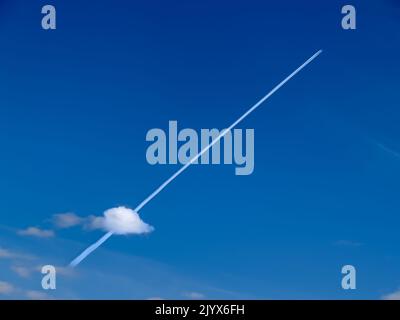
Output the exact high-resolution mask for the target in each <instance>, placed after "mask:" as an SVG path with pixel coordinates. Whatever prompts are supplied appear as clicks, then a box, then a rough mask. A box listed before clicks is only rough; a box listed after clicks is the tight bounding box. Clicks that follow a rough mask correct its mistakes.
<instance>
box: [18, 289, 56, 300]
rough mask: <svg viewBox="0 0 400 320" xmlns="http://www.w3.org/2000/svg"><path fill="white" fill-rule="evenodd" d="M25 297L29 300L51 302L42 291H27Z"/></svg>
mask: <svg viewBox="0 0 400 320" xmlns="http://www.w3.org/2000/svg"><path fill="white" fill-rule="evenodd" d="M25 296H26V297H27V298H28V299H31V300H52V299H53V298H51V297H50V296H49V295H48V294H47V293H45V292H43V291H37V290H27V291H25Z"/></svg>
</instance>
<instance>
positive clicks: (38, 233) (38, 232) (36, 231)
mask: <svg viewBox="0 0 400 320" xmlns="http://www.w3.org/2000/svg"><path fill="white" fill-rule="evenodd" d="M17 234H18V235H20V236H31V237H38V238H52V237H54V231H53V230H44V229H40V228H37V227H29V228H26V229H24V230H18V231H17Z"/></svg>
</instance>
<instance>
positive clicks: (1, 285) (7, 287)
mask: <svg viewBox="0 0 400 320" xmlns="http://www.w3.org/2000/svg"><path fill="white" fill-rule="evenodd" d="M14 291H15V288H14V286H13V285H12V284H11V283H8V282H5V281H0V294H4V295H8V294H11V293H13V292H14Z"/></svg>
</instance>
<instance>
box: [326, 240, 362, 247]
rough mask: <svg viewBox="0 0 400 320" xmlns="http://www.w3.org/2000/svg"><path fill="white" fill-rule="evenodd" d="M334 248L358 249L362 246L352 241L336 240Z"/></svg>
mask: <svg viewBox="0 0 400 320" xmlns="http://www.w3.org/2000/svg"><path fill="white" fill-rule="evenodd" d="M333 244H334V245H335V246H342V247H360V246H362V245H363V244H362V243H361V242H358V241H352V240H338V241H336V242H334V243H333Z"/></svg>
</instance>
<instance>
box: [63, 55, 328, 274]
mask: <svg viewBox="0 0 400 320" xmlns="http://www.w3.org/2000/svg"><path fill="white" fill-rule="evenodd" d="M321 53H322V50H318V51H317V52H316V53H314V54H313V55H312V56H311V57H310V58H309V59H308V60H306V61H305V62H304V63H303V64H302V65H301V66H300V67H298V68H297V69H296V70H294V71H293V72H292V73H291V74H290V75H288V76H287V77H286V78H285V79H284V80H282V81H281V82H280V83H279V84H278V85H276V86H275V88H273V89H272V90H271V91H270V92H268V93H267V94H266V95H265V96H264V97H263V98H261V99H260V100H259V101H258V102H257V103H256V104H254V105H253V106H252V107H251V108H250V109H249V110H247V111H246V112H245V113H244V114H243V115H242V116H241V117H240V118H239V119H237V120H236V121H235V122H234V123H232V124H231V125H230V126H229V127H228V128H227V129H225V130H223V131H222V132H221V133H220V134H219V135H218V136H217V137H216V138H215V139H214V140H213V141H212V142H211V143H210V144H209V145H207V147H205V148H204V149H203V150H201V151H200V152H199V153H198V154H197V155H196V156H194V157H193V158H192V159H191V160H190V161H189V162H188V163H186V164H185V165H184V166H183V167H182V168H180V169H179V170H178V171H177V172H175V173H174V174H173V175H172V176H171V177H170V178H168V179H167V180H166V181H165V182H164V183H163V184H161V185H160V186H159V187H158V188H157V189H156V190H154V191H153V193H151V194H150V195H149V196H148V197H147V198H146V199H144V200H143V201H142V202H141V203H140V204H139V205H138V206H137V207H136V208H135V210H134V211H136V212H139V210H141V209H142V208H143V207H144V206H145V205H146V204H147V203H149V202H150V201H151V200H152V199H153V198H154V197H155V196H157V195H158V194H159V193H160V192H161V191H162V190H163V189H164V188H165V187H166V186H168V185H169V184H170V183H171V182H172V181H173V180H175V179H176V178H177V177H178V176H179V175H180V174H181V173H182V172H183V171H185V170H186V169H187V168H188V167H189V166H190V165H191V164H193V163H194V162H195V161H196V160H197V159H199V158H200V157H201V156H202V155H203V154H204V153H205V152H207V151H208V150H209V149H210V148H211V147H212V146H213V145H214V144H216V143H217V142H218V141H219V140H221V139H222V138H223V137H224V136H225V135H226V134H227V133H228V132H229V131H230V130H232V129H233V128H234V127H236V126H237V125H238V124H239V123H240V122H242V121H243V120H244V119H245V118H246V117H247V116H248V115H249V114H250V113H252V112H253V111H254V110H256V109H257V108H258V107H259V106H260V105H261V104H263V103H264V102H265V101H266V100H267V99H268V98H269V97H271V96H272V95H273V94H274V93H275V92H276V91H278V90H279V89H280V88H281V87H282V86H284V85H285V84H286V83H287V82H288V81H289V80H290V79H292V78H293V77H294V76H295V75H296V74H297V73H299V72H300V71H301V70H302V69H303V68H304V67H306V66H307V65H308V64H309V63H310V62H312V61H313V60H314V59H315V58H317V57H318V56H319V55H320V54H321ZM112 235H113V233H112V232H111V231H110V232H107V233H106V234H105V235H104V236H102V237H101V238H100V239H99V240H97V241H96V242H95V243H94V244H92V245H91V246H90V247H88V248H87V249H85V250H84V251H83V252H82V253H81V254H80V255H79V256H77V257H76V258H75V259H74V260H72V262H71V263H70V264H69V265H70V266H71V267H76V266H77V265H78V264H79V263H80V262H81V261H82V260H83V259H85V258H86V257H87V256H88V255H89V254H91V253H92V252H93V251H94V250H96V249H97V248H98V247H99V246H101V245H102V244H103V243H104V242H105V241H107V239H108V238H110V237H111V236H112Z"/></svg>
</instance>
